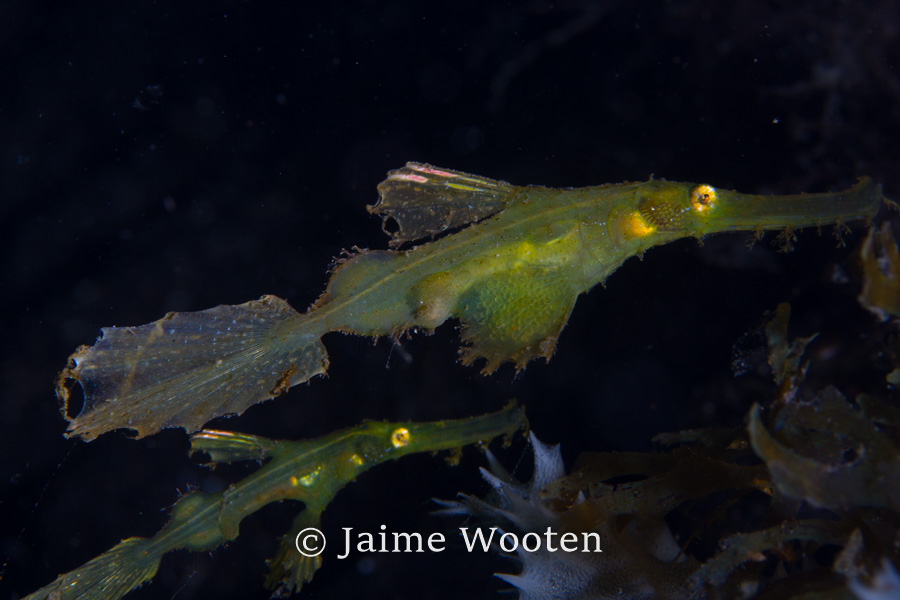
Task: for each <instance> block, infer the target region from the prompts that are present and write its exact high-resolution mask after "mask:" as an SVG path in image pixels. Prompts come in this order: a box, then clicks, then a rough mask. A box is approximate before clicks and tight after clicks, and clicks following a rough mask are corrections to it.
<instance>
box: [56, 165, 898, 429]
mask: <svg viewBox="0 0 900 600" xmlns="http://www.w3.org/2000/svg"><path fill="white" fill-rule="evenodd" d="M378 191H379V193H380V201H379V202H378V203H377V204H376V205H374V206H371V207H369V210H370V212H373V213H375V214H378V215H380V216H382V217H384V219H385V223H386V225H385V231H389V232H390V233H389V235H390V236H391V237H392V240H391V246H392V247H394V248H400V247H404V248H405V249H402V250H393V251H384V250H366V251H360V252H358V253H356V254H355V255H352V256H350V257H348V258H344V259H342V260H340V261H339V264H338V265H337V268H336V269H335V271H334V273H333V275H332V276H331V279H330V280H329V282H328V286H327V287H326V289H325V292H324V293H323V294H322V295H321V296H320V297H319V299H318V300H317V301H316V303H315V304H314V305H313V306H312V307H310V308H309V310H307V311H306V312H305V313H303V314H300V313H298V312H297V311H295V310H294V309H293V308H291V306H290V305H288V303H287V302H285V301H284V300H281V299H280V298H276V297H274V296H264V297H263V298H261V299H260V300H256V301H252V302H248V303H246V304H241V305H236V306H218V307H216V308H212V309H209V310H204V311H200V312H183V313H170V314H168V315H166V316H165V317H164V318H162V319H160V320H159V321H156V322H154V323H150V324H149V325H143V326H140V327H107V328H104V329H103V334H102V337H101V338H100V339H99V340H98V341H97V342H96V343H95V344H94V345H93V346H91V347H87V346H82V347H81V348H79V349H78V350H76V352H75V353H74V354H73V355H72V356H71V357H70V360H69V366H68V367H67V368H66V369H65V370H63V372H62V373H61V375H60V379H59V384H58V386H57V393H58V395H59V397H60V399H61V401H62V404H63V414H64V416H65V417H66V418H67V419H68V420H69V421H70V424H69V429H68V432H67V435H74V436H80V437H81V438H83V439H85V440H91V439H93V438H95V437H97V436H98V435H101V434H102V433H104V432H106V431H110V430H113V429H117V428H122V427H125V428H130V429H134V430H136V432H137V435H138V437H143V436H146V435H150V434H152V433H154V432H156V431H159V430H160V429H161V428H164V427H183V428H185V429H187V430H188V431H196V430H198V429H199V428H200V427H202V426H203V424H204V423H206V422H207V421H209V420H210V419H212V418H215V417H217V416H221V415H226V414H239V413H241V412H243V411H244V410H246V409H247V407H249V406H251V405H253V404H255V403H257V402H262V401H264V400H267V399H269V398H272V397H274V396H278V395H280V394H283V393H284V392H286V391H287V390H288V389H289V388H290V387H292V386H294V385H296V384H298V383H302V382H305V381H308V380H309V379H311V378H312V377H314V376H316V375H321V374H324V373H325V371H326V369H327V367H328V355H327V352H326V350H325V347H324V345H323V344H322V341H321V338H322V336H323V335H324V334H326V333H328V332H332V331H338V332H342V333H348V334H355V335H362V336H373V337H377V336H398V335H400V334H401V333H403V332H406V331H409V330H412V329H422V330H426V331H429V330H432V329H434V328H436V327H438V326H439V325H441V324H442V323H444V322H445V321H447V320H448V319H451V318H455V319H458V320H459V322H460V324H461V326H462V336H461V337H462V342H463V345H462V348H461V350H460V356H461V361H462V362H463V363H465V364H471V363H473V362H476V361H478V360H482V359H483V361H484V363H483V364H484V367H483V372H485V373H490V372H492V371H494V370H495V369H496V368H497V367H498V366H499V365H500V364H502V363H504V362H512V363H514V364H515V366H516V368H517V369H522V368H524V367H525V365H526V364H527V363H528V362H529V361H530V360H533V359H535V358H544V359H547V360H549V358H550V356H551V355H552V354H553V352H554V350H555V348H556V343H557V339H558V338H559V334H560V332H561V331H562V329H563V328H564V327H565V325H566V322H567V321H568V319H569V314H570V313H571V311H572V308H573V307H574V305H575V301H576V299H577V298H578V296H579V295H580V294H582V293H585V292H587V291H589V290H590V289H591V288H593V287H594V286H596V285H597V284H598V283H601V282H603V281H604V280H605V279H606V278H607V277H609V276H610V275H611V274H612V273H613V272H614V271H615V270H616V269H617V268H618V267H619V266H620V265H621V264H622V263H623V262H624V261H625V260H627V259H628V258H630V257H632V256H638V255H641V254H642V253H643V252H644V251H646V250H647V249H649V248H651V247H653V246H657V245H660V244H665V243H667V242H671V241H673V240H677V239H679V238H683V237H691V236H693V237H697V238H700V237H702V236H705V235H708V234H711V233H716V232H723V231H735V230H740V229H744V230H756V231H759V232H761V231H763V230H767V229H780V230H783V243H784V246H785V247H789V245H790V242H791V241H792V237H793V236H792V233H791V232H792V230H793V229H794V228H799V227H807V226H821V225H827V224H835V225H837V226H838V227H843V226H844V225H843V224H844V222H846V221H852V220H856V219H870V218H872V217H873V216H874V215H875V213H876V212H877V211H878V207H879V204H880V202H881V187H880V186H878V185H876V184H874V183H873V182H872V180H871V179H869V178H867V177H863V178H862V179H860V180H859V182H858V183H857V184H856V185H855V186H854V187H853V188H851V189H849V190H846V191H843V192H836V193H828V194H805V195H796V196H754V195H747V194H739V193H737V192H732V191H728V190H718V189H715V188H713V187H712V186H710V185H706V184H699V185H698V184H693V183H678V182H672V181H659V180H651V181H646V182H640V183H622V184H615V185H612V184H609V185H601V186H595V187H587V188H576V189H553V188H546V187H540V186H527V187H522V186H514V185H510V184H508V183H506V182H504V181H497V180H493V179H487V178H484V177H478V176H476V175H469V174H466V173H460V172H457V171H450V170H447V169H439V168H436V167H432V166H430V165H423V164H417V163H409V164H407V165H406V166H405V167H404V168H402V169H398V170H396V171H391V172H390V173H389V174H388V178H387V179H386V180H385V181H384V182H382V183H381V184H380V185H379V186H378ZM388 223H392V224H393V226H391V227H388V225H387V224H388ZM459 228H462V229H460V230H458V231H455V232H451V230H455V229H459ZM440 234H445V235H443V236H442V237H438V239H435V240H433V241H430V242H422V241H421V240H422V239H423V238H426V237H429V236H437V235H440ZM417 241H419V242H418V243H415V242H417ZM75 383H77V384H80V385H81V387H82V389H83V391H84V404H83V408H82V410H81V412H80V413H79V414H78V415H77V416H75V417H74V418H73V417H71V416H70V415H69V414H68V410H67V404H68V401H69V394H70V389H71V387H72V386H73V385H74V384H75Z"/></svg>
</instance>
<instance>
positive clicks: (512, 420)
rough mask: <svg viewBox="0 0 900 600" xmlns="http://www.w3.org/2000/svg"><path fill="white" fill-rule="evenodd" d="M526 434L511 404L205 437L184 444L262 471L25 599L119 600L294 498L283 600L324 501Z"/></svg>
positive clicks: (273, 583) (306, 576)
mask: <svg viewBox="0 0 900 600" xmlns="http://www.w3.org/2000/svg"><path fill="white" fill-rule="evenodd" d="M525 427H526V421H525V415H524V412H523V410H522V409H521V408H520V407H518V406H516V405H515V404H510V405H508V406H507V407H506V408H504V409H503V410H501V411H498V412H495V413H491V414H487V415H482V416H478V417H471V418H466V419H456V420H448V421H434V422H429V423H411V422H410V423H385V422H369V423H364V424H362V425H357V426H356V427H351V428H349V429H344V430H341V431H337V432H335V433H332V434H330V435H326V436H323V437H320V438H316V439H314V440H306V441H297V442H291V441H276V440H270V439H267V438H263V437H257V436H252V435H245V434H239V433H229V432H224V431H211V430H203V431H201V432H199V433H197V434H195V435H193V436H192V437H191V452H204V453H206V454H208V455H209V457H210V459H211V460H212V462H213V463H227V462H234V461H241V460H256V461H267V462H266V464H265V465H264V466H263V467H261V468H260V469H259V470H258V471H256V472H254V473H253V474H251V475H249V476H247V477H246V478H244V479H243V480H241V481H239V482H238V483H235V484H233V485H231V486H230V487H229V488H228V489H227V490H225V491H223V492H218V493H214V494H205V493H201V492H194V493H191V494H188V495H186V496H184V497H182V498H181V499H180V500H179V501H178V502H176V503H175V506H174V507H173V508H172V516H171V518H170V519H169V522H168V523H167V524H166V525H165V526H164V527H163V528H162V529H161V530H160V531H159V533H157V534H156V535H155V536H154V537H152V538H139V537H131V538H128V539H126V540H123V541H122V542H120V543H119V544H117V545H116V546H114V547H112V548H111V549H109V550H107V551H106V552H104V553H103V554H101V555H100V556H98V557H96V558H94V559H93V560H91V561H89V562H87V563H85V564H84V565H82V566H81V567H79V568H78V569H75V570H74V571H71V572H69V573H66V574H63V575H60V576H59V577H58V578H57V579H56V580H55V581H53V582H52V583H51V584H49V585H47V586H46V587H44V588H41V589H40V590H38V591H36V592H34V593H33V594H30V595H29V596H27V597H26V600H50V599H58V600H66V599H69V598H73V599H74V598H78V599H80V600H115V599H117V598H121V597H122V596H124V595H125V594H127V593H128V592H130V591H131V590H133V589H135V588H137V587H138V586H140V585H141V584H143V583H145V582H147V581H150V580H151V579H152V578H153V576H154V575H155V574H156V571H157V569H158V568H159V561H160V559H161V558H162V556H163V555H164V554H165V553H167V552H169V551H171V550H176V549H179V548H184V549H187V550H191V551H194V552H201V551H209V550H213V549H215V548H217V547H219V546H221V545H222V544H224V543H226V542H228V541H231V540H234V539H235V538H237V536H238V533H239V528H240V524H241V521H242V520H243V519H244V517H246V516H248V515H250V514H252V513H254V512H256V511H257V510H259V509H261V508H262V507H263V506H265V505H267V504H269V503H271V502H277V501H280V500H299V501H301V502H303V504H304V509H303V511H302V512H301V513H300V514H299V515H298V516H297V518H296V519H295V520H294V522H293V525H292V527H291V529H290V530H289V531H288V533H287V534H286V535H285V536H284V537H283V538H282V539H281V543H280V544H279V547H278V550H277V553H276V555H275V558H274V559H272V560H271V561H269V567H270V573H269V576H268V577H267V579H266V585H267V587H269V588H270V589H274V588H277V590H278V591H277V592H276V595H277V597H279V598H281V597H285V594H290V593H291V592H296V591H299V590H300V588H301V587H302V586H303V584H304V583H306V582H307V581H309V580H311V579H312V577H313V575H314V574H315V572H316V570H317V569H318V568H319V566H320V565H321V563H322V556H321V554H320V555H316V556H306V555H304V554H301V553H300V551H299V550H298V549H297V548H296V547H295V543H296V538H297V536H298V534H299V533H300V532H302V531H303V530H305V529H306V528H308V527H315V528H318V527H319V523H320V518H321V515H322V512H323V511H324V510H325V508H326V507H327V506H328V504H329V502H331V499H332V498H334V496H335V495H336V494H337V493H338V492H339V491H340V490H341V489H342V488H343V487H344V486H345V485H347V484H348V483H349V482H351V481H353V480H354V479H356V477H358V476H359V475H360V474H361V473H363V472H365V471H367V470H369V469H371V468H372V467H374V466H376V465H379V464H381V463H383V462H386V461H389V460H396V459H398V458H400V457H402V456H406V455H407V454H414V453H417V452H436V451H438V450H449V449H456V448H460V447H462V446H465V445H468V444H474V443H478V442H485V443H486V442H489V441H490V440H492V439H493V438H496V437H499V436H511V435H512V434H513V433H515V432H516V431H517V430H519V429H522V428H525Z"/></svg>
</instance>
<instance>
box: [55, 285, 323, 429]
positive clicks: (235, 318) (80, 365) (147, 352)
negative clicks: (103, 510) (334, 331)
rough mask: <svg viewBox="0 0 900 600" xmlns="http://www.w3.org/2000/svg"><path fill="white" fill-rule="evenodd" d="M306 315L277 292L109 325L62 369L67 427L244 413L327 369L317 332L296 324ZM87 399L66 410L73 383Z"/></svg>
mask: <svg viewBox="0 0 900 600" xmlns="http://www.w3.org/2000/svg"><path fill="white" fill-rule="evenodd" d="M302 318H303V317H302V316H301V315H300V314H299V313H297V311H295V310H294V309H293V308H291V306H290V305H289V304H288V303H287V302H285V301H284V300H282V299H280V298H276V297H275V296H263V297H262V298H260V299H259V300H254V301H252V302H247V303H245V304H240V305H234V306H224V305H223V306H217V307H215V308H211V309H209V310H204V311H199V312H183V313H169V314H168V315H166V316H165V317H163V318H162V319H160V320H159V321H155V322H153V323H150V324H148V325H142V326H140V327H107V328H104V329H103V334H102V337H101V338H100V339H99V340H97V342H96V343H95V344H94V345H93V346H90V347H88V346H82V347H80V348H79V349H78V350H76V351H75V353H74V354H73V355H72V356H71V357H69V366H68V367H66V369H64V370H63V371H62V373H60V376H59V381H58V383H57V396H58V397H59V399H60V402H61V404H62V406H61V410H62V412H63V416H64V417H65V418H66V419H67V420H68V421H69V428H68V430H67V432H66V435H68V436H73V435H77V436H80V437H82V438H83V439H85V440H92V439H94V438H96V437H97V436H99V435H101V434H103V433H105V432H107V431H112V430H113V429H118V428H121V427H127V428H130V429H134V430H136V431H137V437H139V438H140V437H144V436H147V435H151V434H153V433H156V432H157V431H159V430H160V429H163V428H164V427H183V428H184V429H186V430H187V431H189V432H192V431H197V430H198V429H200V428H201V427H202V426H203V424H204V423H206V422H207V421H209V420H211V419H213V418H215V417H218V416H222V415H226V414H240V413H242V412H243V411H245V410H246V409H247V408H249V407H250V406H252V405H254V404H256V403H258V402H262V401H264V400H268V399H270V398H272V397H274V396H278V395H280V394H283V393H284V392H286V391H287V390H288V388H290V387H291V386H293V385H296V384H298V383H302V382H304V381H307V380H308V379H310V378H312V377H314V376H316V375H322V374H324V373H325V369H326V368H327V367H328V356H327V354H326V351H325V347H324V346H323V345H322V342H321V340H320V339H319V335H318V334H311V333H305V332H303V330H302V328H297V327H296V325H297V322H298V320H300V319H302ZM73 381H74V382H76V383H78V384H80V385H81V388H82V390H83V392H84V405H83V407H82V409H81V411H80V412H79V414H78V416H77V417H74V418H72V417H70V416H69V412H70V411H69V401H70V392H71V390H70V386H71V382H73Z"/></svg>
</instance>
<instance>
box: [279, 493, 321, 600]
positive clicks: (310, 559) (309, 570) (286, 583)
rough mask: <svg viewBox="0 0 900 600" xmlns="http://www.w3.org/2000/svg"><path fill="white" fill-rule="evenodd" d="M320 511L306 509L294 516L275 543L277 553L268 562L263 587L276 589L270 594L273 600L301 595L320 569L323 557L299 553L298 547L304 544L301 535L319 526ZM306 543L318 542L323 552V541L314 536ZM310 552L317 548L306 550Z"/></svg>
mask: <svg viewBox="0 0 900 600" xmlns="http://www.w3.org/2000/svg"><path fill="white" fill-rule="evenodd" d="M321 514H322V513H321V512H320V511H317V510H315V509H312V510H310V508H309V507H308V506H307V508H306V509H305V510H304V511H303V512H302V513H300V514H299V515H297V518H295V519H294V522H293V524H291V529H290V530H289V531H288V533H287V534H286V535H284V536H282V537H281V541H280V542H279V543H278V550H277V551H276V553H275V557H274V558H273V559H272V560H270V561H268V563H269V574H268V575H266V588H267V589H270V590H275V593H274V594H273V595H272V597H274V598H287V597H288V596H291V595H293V594H297V593H299V592H300V590H301V588H303V585H304V584H306V583H308V582H309V581H312V578H313V576H314V575H315V574H316V571H318V570H319V567H321V566H322V554H321V553H320V554H317V555H316V556H307V555H306V554H301V553H300V550H299V549H298V547H297V544H304V543H305V541H306V540H305V539H304V537H303V536H302V535H301V534H302V533H303V532H305V531H307V529H308V528H316V529H318V528H320V527H321V524H320V523H321ZM308 542H309V543H313V544H318V543H319V542H321V543H322V544H323V546H322V548H323V549H324V544H325V542H324V541H322V540H320V539H319V538H317V537H315V535H313V537H312V538H310V539H309V540H308ZM308 548H309V550H310V552H309V553H312V552H314V551H315V550H314V548H318V546H315V545H314V546H312V547H308Z"/></svg>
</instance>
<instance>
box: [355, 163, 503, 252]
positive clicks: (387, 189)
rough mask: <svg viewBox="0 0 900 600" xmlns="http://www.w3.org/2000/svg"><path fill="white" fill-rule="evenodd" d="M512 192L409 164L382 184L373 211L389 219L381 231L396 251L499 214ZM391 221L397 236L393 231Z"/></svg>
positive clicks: (490, 181) (485, 181)
mask: <svg viewBox="0 0 900 600" xmlns="http://www.w3.org/2000/svg"><path fill="white" fill-rule="evenodd" d="M513 190H515V187H514V186H512V185H510V184H508V183H506V182H505V181H498V180H495V179H487V178H485V177H479V176H477V175H469V174H468V173H461V172H459V171H451V170H449V169H440V168H438V167H433V166H431V165H427V164H420V163H413V162H410V163H406V166H405V167H403V168H401V169H395V170H393V171H390V172H389V173H388V176H387V179H385V180H384V181H382V182H381V183H380V184H378V194H379V196H380V198H379V200H378V203H377V204H375V205H374V206H369V207H368V210H369V212H370V213H372V214H377V215H378V216H380V217H382V218H383V219H384V221H383V222H382V226H381V227H382V229H384V232H385V233H386V234H388V235H389V236H391V238H392V239H391V246H392V247H396V246H399V245H401V244H404V243H406V242H409V241H412V240H417V239H420V238H423V237H425V236H428V235H436V234H438V233H441V232H442V231H446V230H447V229H450V228H453V227H459V226H461V225H467V224H469V223H474V222H475V221H479V220H481V219H486V218H487V217H490V216H491V215H495V214H497V213H498V212H500V211H501V210H503V208H504V206H505V205H506V202H507V201H508V200H509V197H510V195H511V194H512V192H513ZM388 219H393V220H394V221H396V222H397V231H390V230H388V228H387V227H388V226H389V225H388Z"/></svg>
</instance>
